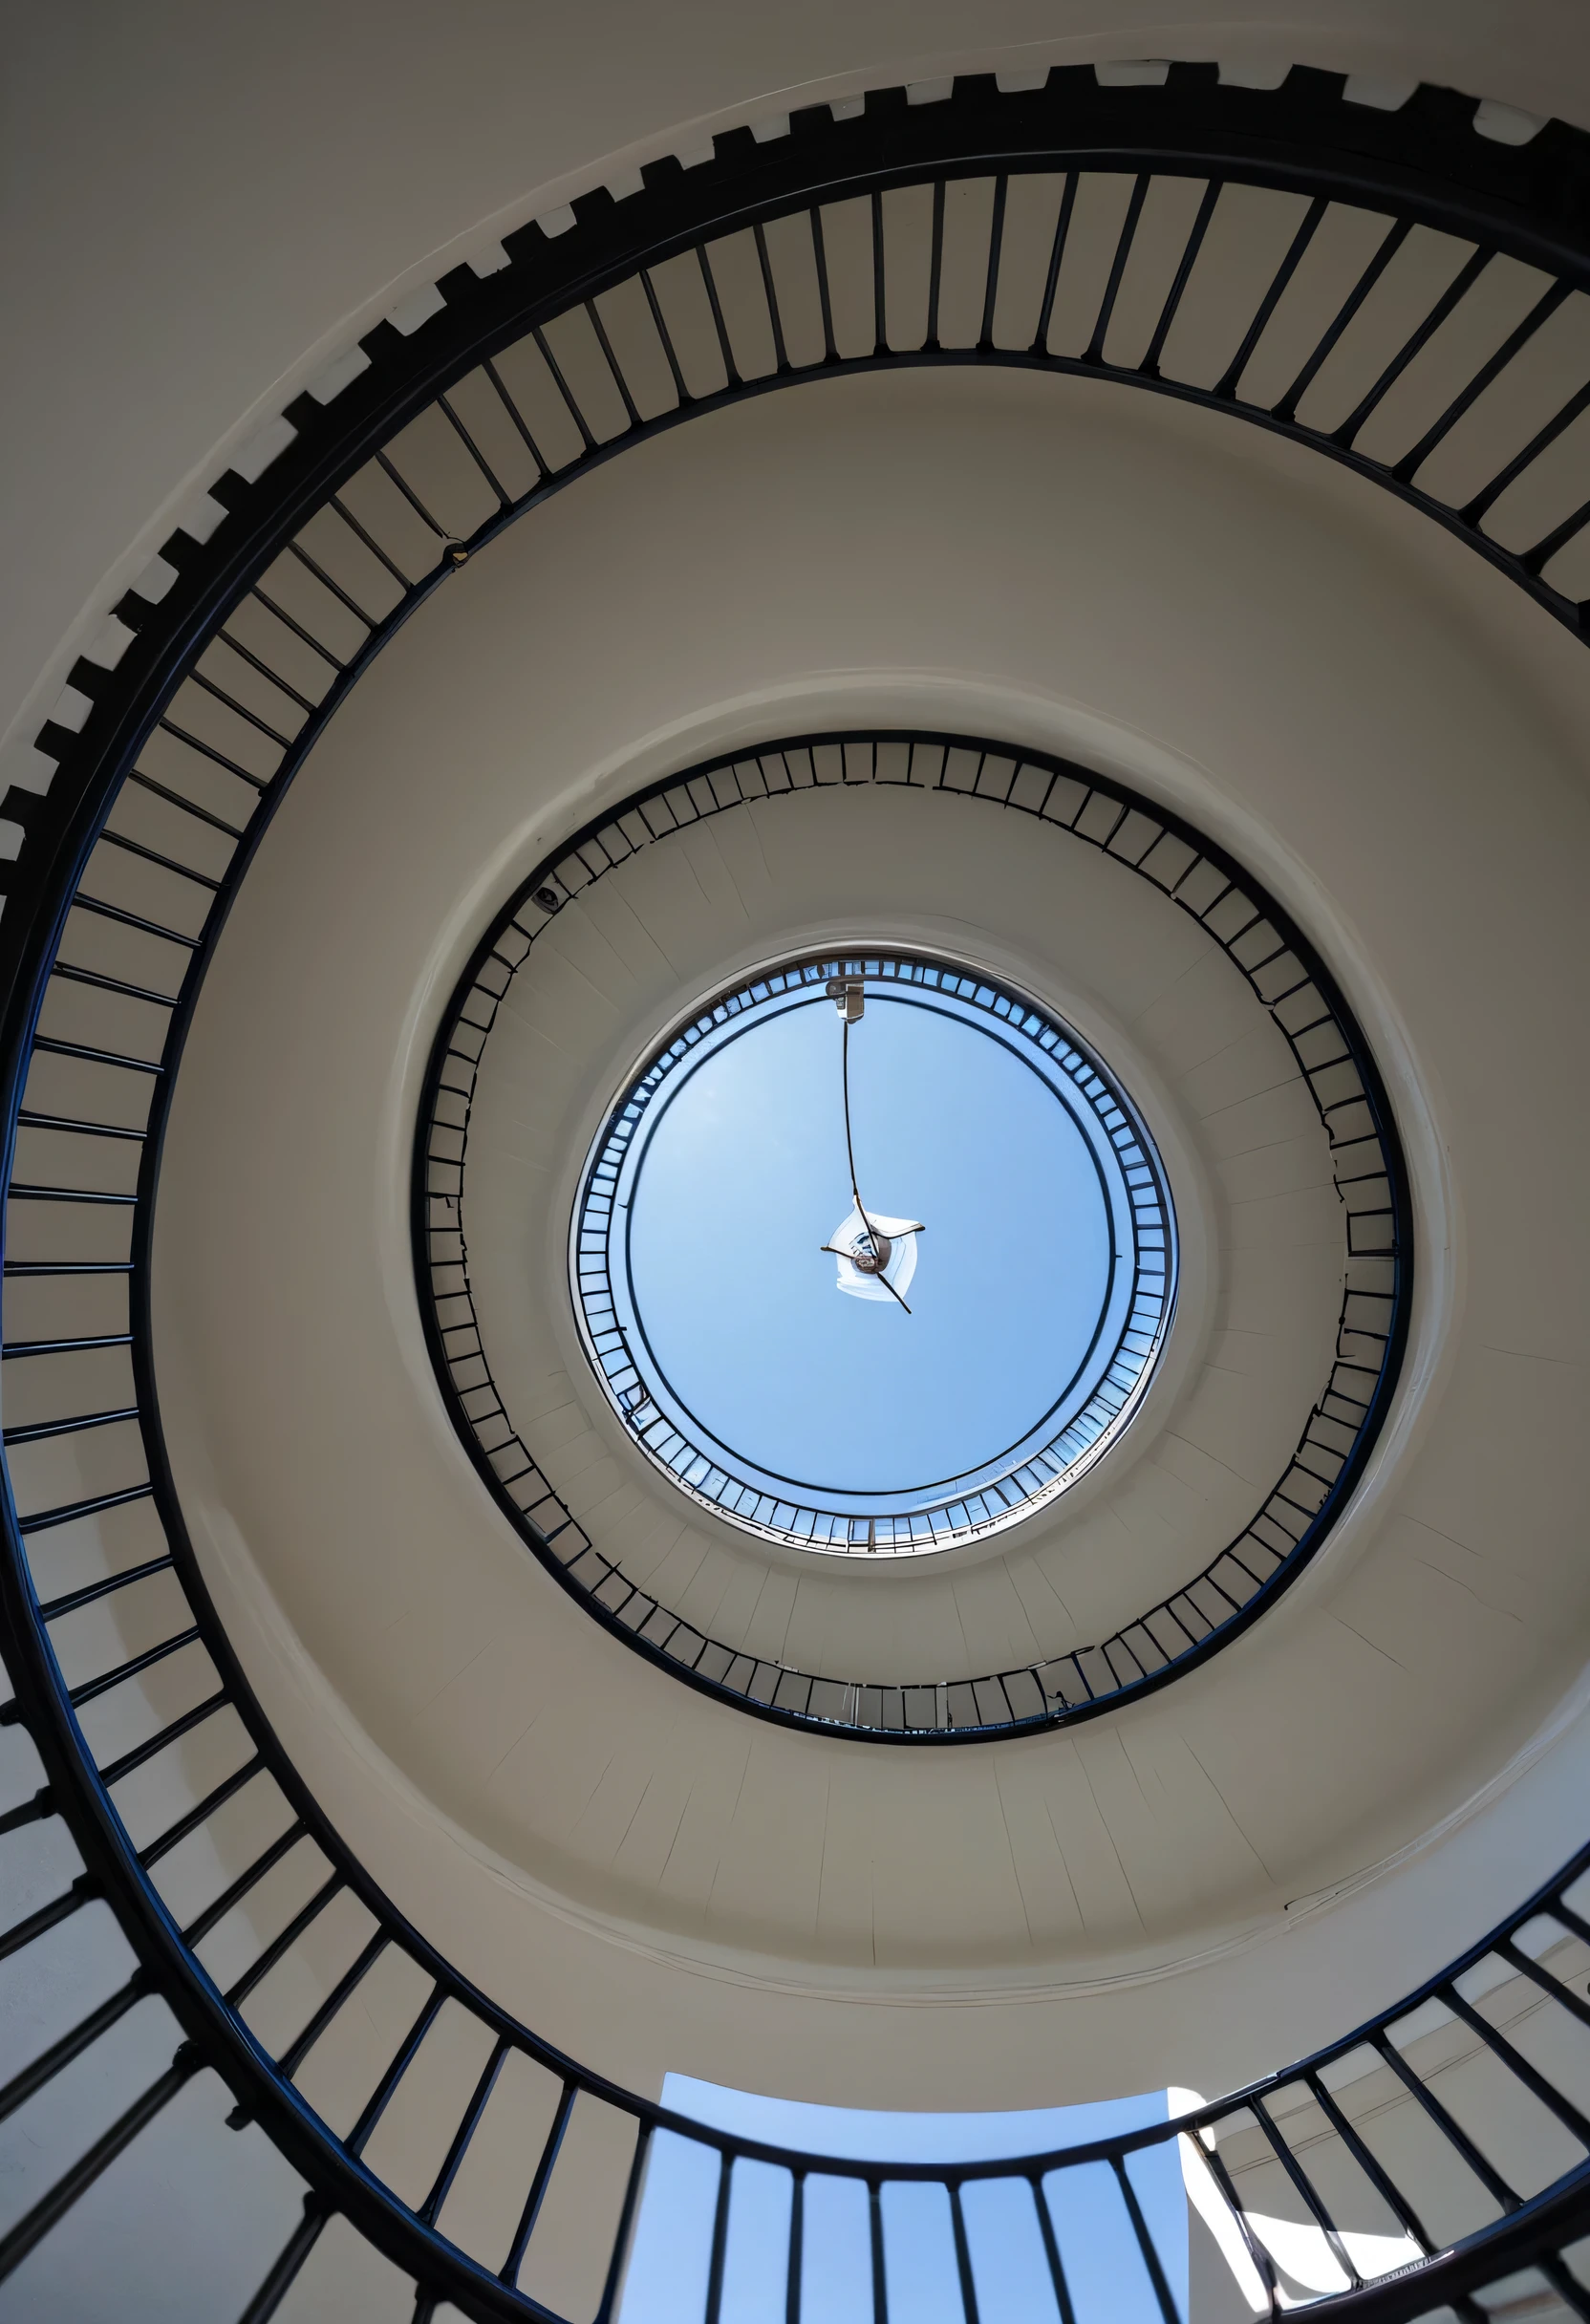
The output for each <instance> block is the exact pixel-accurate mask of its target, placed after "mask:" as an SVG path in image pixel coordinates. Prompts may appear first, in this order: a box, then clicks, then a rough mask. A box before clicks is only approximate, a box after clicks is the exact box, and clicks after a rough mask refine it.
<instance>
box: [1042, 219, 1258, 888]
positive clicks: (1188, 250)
mask: <svg viewBox="0 0 1590 2324" xmlns="http://www.w3.org/2000/svg"><path fill="white" fill-rule="evenodd" d="M1222 190H1223V188H1222V181H1221V180H1220V179H1218V178H1211V180H1210V182H1209V183H1208V184H1207V185H1206V186H1205V187H1204V190H1203V199H1202V200H1201V201H1200V203H1199V204H1198V214H1197V216H1196V217H1195V218H1194V219H1193V221H1192V232H1191V233H1190V234H1189V235H1188V237H1187V243H1186V247H1184V249H1183V251H1182V254H1181V262H1180V264H1179V265H1178V266H1177V268H1176V272H1175V279H1174V281H1173V282H1172V283H1171V288H1170V290H1169V291H1168V292H1167V294H1166V299H1165V304H1164V306H1163V307H1162V308H1161V309H1160V311H1159V320H1158V322H1157V323H1156V324H1155V325H1154V335H1153V337H1152V338H1151V339H1150V341H1149V346H1148V352H1147V353H1146V354H1145V355H1144V357H1143V360H1142V362H1141V363H1139V365H1138V366H1137V368H1138V370H1139V371H1140V372H1141V373H1142V375H1143V377H1145V378H1146V379H1157V378H1158V377H1159V358H1160V356H1161V355H1163V354H1164V353H1165V342H1166V340H1167V339H1168V338H1169V337H1170V335H1171V324H1172V323H1173V322H1174V321H1175V319H1176V312H1177V310H1178V309H1179V307H1180V306H1181V301H1182V293H1183V291H1185V290H1186V289H1187V286H1188V283H1189V281H1190V280H1191V279H1192V269H1193V267H1194V265H1195V264H1196V263H1197V257H1198V252H1199V251H1200V250H1201V249H1202V248H1203V247H1204V236H1205V235H1206V234H1207V233H1208V232H1209V227H1210V221H1211V220H1212V219H1213V218H1214V206H1215V204H1216V203H1217V202H1218V201H1219V199H1220V195H1221V192H1222ZM1050 296H1051V297H1052V296H1053V292H1052V290H1051V292H1050ZM1155 844H1156V845H1157V844H1158V843H1157V842H1155Z"/></svg>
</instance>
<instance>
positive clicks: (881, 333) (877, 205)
mask: <svg viewBox="0 0 1590 2324" xmlns="http://www.w3.org/2000/svg"><path fill="white" fill-rule="evenodd" d="M871 210H872V353H873V354H874V355H888V353H889V311H888V307H887V304H886V302H885V298H884V269H883V196H882V194H880V193H879V192H878V191H877V190H876V188H874V189H873V193H872V201H871Z"/></svg>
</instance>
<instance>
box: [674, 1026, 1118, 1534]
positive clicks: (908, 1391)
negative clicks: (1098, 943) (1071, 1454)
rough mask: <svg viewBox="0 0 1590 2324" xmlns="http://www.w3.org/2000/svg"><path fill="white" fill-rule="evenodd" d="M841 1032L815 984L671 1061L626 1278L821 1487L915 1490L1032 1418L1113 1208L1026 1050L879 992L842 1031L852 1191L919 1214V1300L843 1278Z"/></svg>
mask: <svg viewBox="0 0 1590 2324" xmlns="http://www.w3.org/2000/svg"><path fill="white" fill-rule="evenodd" d="M840 1038H841V1034H840V1026H839V1022H838V1020H837V1018H836V1015H835V1012H834V1010H833V1008H832V1006H831V1004H830V1003H829V1002H827V1001H823V1000H819V1001H816V1002H813V1003H811V1004H808V1005H806V1006H804V1007H797V1008H793V1009H790V1010H787V1011H786V1012H785V1013H784V1015H782V1016H780V1017H775V1018H773V1019H771V1020H769V1021H768V1022H763V1023H760V1024H755V1025H753V1026H752V1027H751V1028H750V1029H749V1030H748V1031H747V1032H745V1033H743V1034H742V1035H741V1037H740V1038H739V1039H738V1040H736V1041H733V1042H731V1043H729V1044H727V1046H725V1047H724V1048H722V1049H720V1050H719V1051H718V1052H717V1054H716V1055H714V1056H712V1057H709V1058H708V1059H707V1061H706V1063H705V1064H704V1065H701V1066H699V1067H698V1069H697V1070H696V1071H695V1072H694V1073H692V1074H691V1075H690V1076H689V1078H688V1079H687V1080H683V1081H682V1082H681V1085H680V1087H679V1090H678V1094H677V1097H675V1098H674V1099H673V1100H672V1102H671V1103H670V1104H669V1105H668V1107H667V1110H666V1111H665V1112H664V1113H663V1115H662V1117H661V1119H660V1120H659V1122H658V1124H657V1127H656V1129H655V1131H654V1132H653V1135H652V1139H651V1143H650V1146H649V1148H648V1150H647V1154H646V1160H645V1164H644V1167H643V1169H642V1171H641V1173H640V1175H639V1180H638V1183H637V1186H636V1190H635V1197H634V1208H633V1212H632V1218H631V1228H630V1257H631V1267H632V1271H633V1280H634V1295H635V1302H636V1306H637V1308H638V1310H639V1312H640V1315H641V1317H642V1320H643V1322H644V1324H645V1329H646V1334H647V1337H648V1339H649V1341H650V1343H651V1346H652V1349H653V1352H654V1354H655V1358H656V1361H657V1363H658V1365H659V1366H661V1368H662V1370H663V1371H664V1373H666V1375H667V1377H668V1379H669V1380H670V1382H671V1383H672V1385H673V1387H674V1388H675V1390H676V1392H677V1395H678V1396H679V1398H680V1400H681V1402H683V1403H684V1404H686V1405H688V1406H689V1407H690V1408H691V1409H693V1410H694V1411H695V1412H696V1413H697V1414H698V1416H699V1417H700V1419H701V1420H702V1421H703V1423H704V1424H705V1425H706V1426H707V1427H708V1428H710V1429H711V1430H712V1431H713V1433H714V1434H715V1435H716V1436H718V1437H719V1438H720V1440H722V1441H723V1442H724V1443H725V1444H727V1445H728V1446H729V1447H730V1448H731V1449H732V1450H734V1451H736V1452H738V1453H743V1454H744V1455H745V1456H746V1458H747V1459H748V1460H750V1461H753V1462H755V1463H756V1464H757V1465H758V1466H759V1467H760V1468H763V1469H764V1470H766V1471H768V1472H770V1473H771V1474H775V1475H779V1476H784V1477H787V1478H789V1479H791V1480H793V1481H794V1482H796V1483H798V1484H800V1485H802V1486H804V1487H805V1488H806V1489H807V1490H811V1489H813V1488H821V1487H825V1486H827V1487H830V1488H832V1489H834V1490H837V1491H841V1492H872V1493H900V1494H905V1493H911V1492H913V1491H914V1490H916V1489H917V1488H918V1487H920V1486H923V1485H929V1484H935V1483H938V1482H939V1481H940V1480H942V1479H946V1478H950V1477H954V1476H956V1475H957V1474H960V1473H961V1472H963V1471H966V1470H971V1469H975V1468H977V1467H978V1465H979V1464H980V1463H981V1462H983V1461H985V1460H987V1459H988V1458H990V1457H991V1456H992V1455H994V1454H996V1453H999V1452H1001V1451H1003V1449H1004V1447H1005V1446H1006V1445H1009V1444H1011V1443H1014V1442H1015V1441H1016V1440H1017V1439H1018V1438H1020V1437H1021V1436H1022V1435H1024V1434H1025V1433H1026V1431H1028V1430H1029V1429H1030V1428H1032V1427H1034V1426H1035V1425H1036V1424H1037V1423H1038V1422H1039V1421H1040V1420H1041V1419H1042V1415H1043V1413H1044V1411H1045V1409H1047V1406H1048V1405H1049V1403H1050V1402H1051V1401H1052V1400H1053V1397H1054V1394H1055V1392H1056V1390H1057V1389H1058V1388H1061V1387H1062V1386H1063V1385H1064V1383H1065V1382H1066V1381H1067V1380H1069V1379H1070V1377H1071V1375H1072V1374H1073V1373H1074V1372H1075V1370H1076V1369H1077V1366H1079V1365H1080V1364H1081V1362H1082V1361H1083V1359H1084V1357H1085V1354H1086V1352H1087V1347H1088V1343H1089V1341H1090V1340H1091V1338H1092V1335H1093V1332H1094V1329H1095V1326H1096V1325H1097V1323H1098V1320H1099V1313H1100V1309H1101V1307H1102V1305H1103V1303H1104V1298H1105V1294H1106V1290H1107V1277H1108V1259H1109V1232H1108V1229H1109V1221H1108V1216H1107V1208H1106V1203H1105V1197H1104V1194H1103V1192H1102V1189H1101V1186H1100V1182H1099V1174H1098V1172H1097V1171H1096V1170H1095V1168H1094V1166H1093V1161H1092V1157H1091V1154H1090V1152H1089V1150H1088V1147H1087V1145H1086V1142H1085V1139H1084V1137H1083V1135H1082V1133H1081V1131H1080V1130H1078V1128H1077V1126H1076V1124H1075V1122H1074V1121H1073V1119H1072V1117H1071V1115H1070V1113H1069V1112H1068V1111H1067V1109H1066V1108H1065V1107H1064V1106H1063V1105H1062V1104H1061V1103H1060V1102H1059V1100H1058V1099H1057V1098H1056V1097H1055V1095H1054V1094H1053V1092H1052V1091H1051V1090H1050V1089H1049V1088H1048V1087H1047V1086H1046V1085H1045V1084H1044V1083H1043V1082H1042V1081H1040V1080H1039V1078H1038V1077H1037V1075H1036V1074H1034V1073H1033V1072H1031V1071H1030V1070H1029V1069H1028V1067H1027V1066H1026V1065H1024V1064H1023V1063H1022V1062H1021V1058H1020V1057H1019V1056H1018V1055H1016V1054H1015V1053H1013V1051H1011V1050H1010V1049H1008V1048H1006V1047H1005V1046H1004V1045H1003V1044H1002V1043H1000V1042H999V1041H996V1040H993V1039H991V1038H989V1036H988V1035H987V1034H986V1033H984V1032H982V1031H980V1030H978V1029H977V1028H976V1027H974V1026H971V1025H967V1024H962V1023H960V1022H956V1020H955V1019H953V1018H950V1017H945V1016H942V1015H939V1014H938V1013H936V1012H935V1011H934V1010H931V1009H928V1008H924V1007H921V1006H919V1005H916V1004H913V1003H910V1002H902V1001H888V1000H879V999H874V1000H872V1001H870V1002H869V1005H868V1011H867V1015H866V1018H865V1019H864V1021H863V1022H861V1023H860V1024H858V1025H856V1026H855V1027H854V1028H853V1029H852V1031H851V1035H850V1060H851V1063H850V1082H851V1112H852V1120H853V1125H854V1136H855V1151H856V1171H857V1177H858V1181H859V1184H860V1187H861V1193H862V1199H863V1201H864V1203H865V1204H866V1206H867V1208H868V1210H869V1212H870V1211H873V1210H876V1211H881V1212H885V1213H888V1214H889V1215H891V1216H896V1217H904V1218H912V1219H921V1220H923V1221H925V1223H926V1228H927V1232H926V1233H925V1234H924V1236H923V1237H922V1241H921V1248H920V1252H919V1256H918V1260H917V1268H916V1276H915V1280H914V1282H913V1285H912V1291H911V1295H910V1296H911V1306H912V1313H911V1314H910V1315H909V1316H908V1315H906V1314H905V1313H904V1312H903V1310H902V1309H900V1308H898V1307H896V1306H895V1305H893V1303H892V1302H868V1301H862V1300H856V1299H846V1298H844V1297H842V1296H841V1295H840V1294H839V1293H838V1292H837V1290H836V1288H835V1275H836V1265H835V1261H834V1260H833V1259H831V1258H830V1257H827V1256H826V1255H825V1253H824V1252H823V1250H822V1245H823V1244H824V1243H825V1242H826V1241H827V1239H828V1237H829V1236H830V1235H831V1234H832V1233H833V1231H834V1229H835V1228H836V1227H837V1226H838V1225H839V1223H840V1221H841V1220H842V1218H844V1216H846V1214H847V1213H848V1212H849V1208H850V1187H849V1173H848V1168H847V1163H846V1152H845V1121H844V1113H843V1110H842V1106H841V1097H840V1060H839V1047H840ZM969 1334H975V1337H976V1342H977V1345H978V1362H977V1363H976V1364H975V1365H969V1364H968V1363H967V1362H966V1349H967V1345H968V1335H969Z"/></svg>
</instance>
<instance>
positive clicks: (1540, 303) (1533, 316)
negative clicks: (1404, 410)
mask: <svg viewBox="0 0 1590 2324" xmlns="http://www.w3.org/2000/svg"><path fill="white" fill-rule="evenodd" d="M1568 289H1569V286H1568V285H1567V284H1566V283H1562V282H1558V283H1553V284H1552V286H1551V288H1550V289H1549V290H1545V291H1543V292H1542V293H1541V295H1540V297H1539V298H1537V299H1536V302H1535V304H1534V306H1533V307H1532V308H1531V309H1530V311H1529V312H1528V314H1526V315H1525V317H1524V319H1523V321H1522V322H1521V323H1520V324H1519V325H1518V326H1517V328H1516V330H1515V331H1511V332H1509V334H1508V335H1507V337H1506V338H1505V339H1504V340H1503V341H1502V343H1501V345H1500V346H1499V347H1498V348H1497V350H1496V352H1495V354H1494V355H1493V356H1492V357H1491V359H1490V361H1489V362H1487V363H1482V364H1481V365H1480V368H1479V369H1478V371H1476V372H1475V374H1474V376H1473V377H1472V379H1471V380H1470V382H1469V384H1468V386H1467V387H1465V388H1463V389H1461V390H1460V391H1459V392H1458V394H1457V395H1455V396H1454V397H1453V398H1452V399H1451V401H1450V403H1449V404H1448V406H1447V408H1446V410H1445V411H1444V412H1443V413H1442V414H1441V416H1440V418H1439V419H1438V420H1435V421H1433V422H1432V424H1431V425H1430V426H1429V427H1428V428H1427V429H1426V430H1425V433H1424V434H1423V435H1422V436H1421V437H1420V439H1419V441H1418V442H1417V443H1416V444H1414V445H1413V447H1412V449H1411V450H1410V451H1407V452H1405V453H1404V454H1403V456H1402V458H1401V460H1399V461H1398V463H1397V464H1396V466H1395V467H1394V468H1393V469H1392V471H1391V473H1392V475H1393V476H1394V477H1396V478H1397V480H1398V482H1399V483H1401V484H1407V482H1408V481H1409V480H1410V479H1411V478H1412V477H1414V476H1416V475H1417V474H1418V472H1419V470H1420V469H1421V468H1422V467H1423V466H1424V464H1425V463H1426V461H1427V460H1428V459H1429V456H1430V454H1431V453H1432V452H1433V451H1434V449H1435V447H1436V445H1437V444H1438V443H1440V442H1441V441H1443V440H1444V439H1445V438H1446V437H1447V436H1448V435H1449V434H1450V431H1451V430H1452V429H1453V428H1454V427H1455V426H1456V425H1457V423H1458V421H1459V420H1461V419H1462V417H1463V415H1464V413H1465V412H1467V411H1469V410H1470V409H1471V408H1472V406H1473V405H1474V404H1475V403H1476V402H1477V401H1478V400H1479V398H1480V397H1481V396H1483V395H1484V393H1485V391H1486V389H1487V388H1488V387H1489V386H1490V385H1491V383H1492V382H1493V380H1494V379H1497V378H1499V377H1501V375H1502V373H1503V372H1504V371H1505V370H1506V369H1507V367H1508V365H1509V364H1510V363H1511V362H1512V360H1513V358H1514V356H1515V355H1517V354H1518V352H1519V351H1520V349H1522V348H1524V347H1526V346H1527V345H1528V344H1529V342H1530V340H1531V339H1533V338H1534V336H1535V334H1536V332H1537V331H1538V330H1539V329H1540V326H1541V325H1542V323H1545V322H1547V321H1549V320H1550V318H1551V317H1552V316H1553V315H1554V314H1555V313H1556V312H1557V311H1558V307H1560V306H1561V304H1562V302H1563V300H1564V299H1565V298H1566V297H1567V295H1568Z"/></svg>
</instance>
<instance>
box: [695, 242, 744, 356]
mask: <svg viewBox="0 0 1590 2324" xmlns="http://www.w3.org/2000/svg"><path fill="white" fill-rule="evenodd" d="M696 258H697V263H698V266H699V267H700V269H701V284H702V288H703V289H704V290H705V291H706V294H707V305H708V306H709V307H710V308H711V309H712V325H713V329H714V330H715V331H716V332H717V334H718V346H719V351H720V354H721V355H722V357H723V371H724V374H725V378H724V385H725V386H726V387H743V386H744V384H745V382H744V381H743V379H741V376H740V372H739V368H738V366H737V365H736V363H735V359H734V349H733V348H732V347H731V346H730V344H729V334H728V328H727V326H726V325H725V323H724V321H723V308H722V304H721V302H720V299H719V296H718V284H717V281H716V279H715V278H714V275H713V271H712V262H711V260H710V259H709V258H708V257H707V246H706V244H705V243H704V242H698V244H697V245H696Z"/></svg>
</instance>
